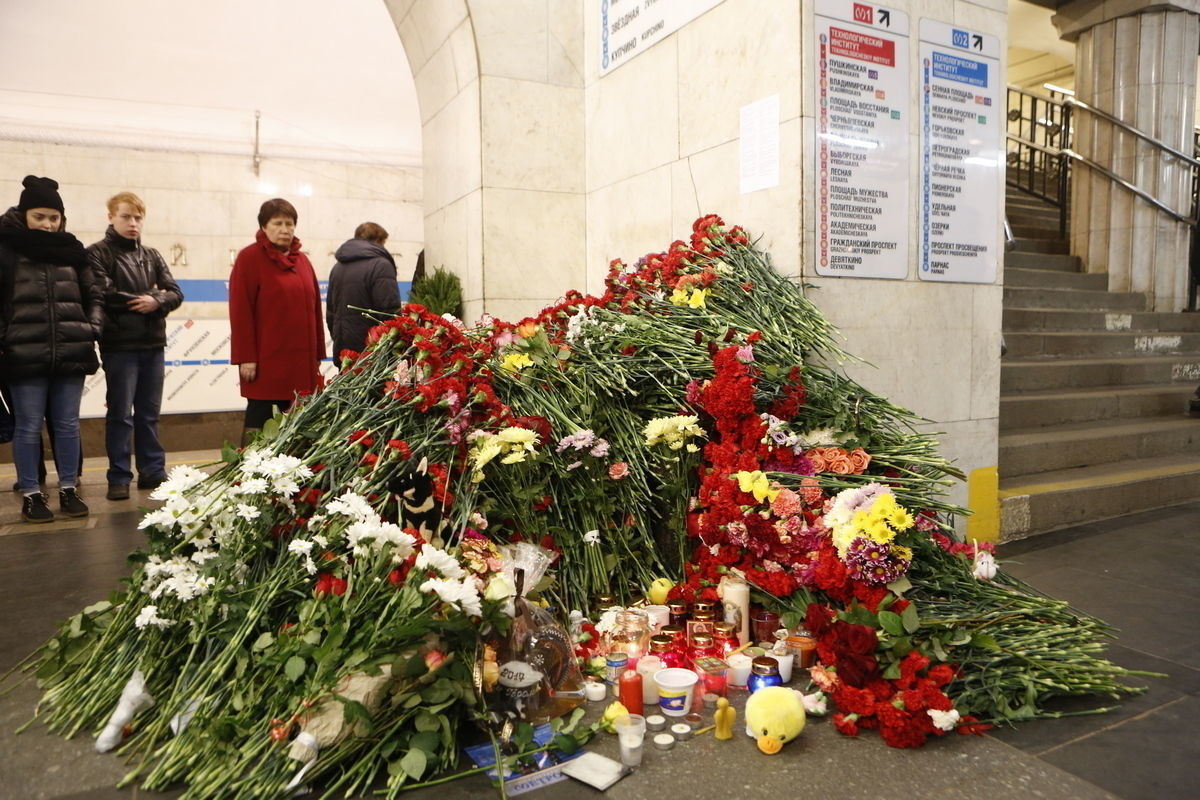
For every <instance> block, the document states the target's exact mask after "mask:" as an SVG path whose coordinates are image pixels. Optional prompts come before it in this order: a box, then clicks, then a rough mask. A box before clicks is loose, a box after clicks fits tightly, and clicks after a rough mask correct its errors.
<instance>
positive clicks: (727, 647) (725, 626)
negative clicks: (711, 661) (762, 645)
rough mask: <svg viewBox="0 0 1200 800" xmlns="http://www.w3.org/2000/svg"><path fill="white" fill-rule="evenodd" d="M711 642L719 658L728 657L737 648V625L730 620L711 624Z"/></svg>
mask: <svg viewBox="0 0 1200 800" xmlns="http://www.w3.org/2000/svg"><path fill="white" fill-rule="evenodd" d="M713 644H714V645H715V646H716V648H717V655H718V656H719V657H720V658H728V657H729V655H730V654H731V653H732V652H733V651H734V650H737V649H738V639H737V627H736V626H735V625H734V624H733V623H732V622H718V623H717V624H715V625H713Z"/></svg>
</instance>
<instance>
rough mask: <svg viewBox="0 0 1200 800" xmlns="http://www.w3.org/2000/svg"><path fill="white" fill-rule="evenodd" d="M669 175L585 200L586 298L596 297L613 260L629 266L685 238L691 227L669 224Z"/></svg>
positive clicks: (645, 177)
mask: <svg viewBox="0 0 1200 800" xmlns="http://www.w3.org/2000/svg"><path fill="white" fill-rule="evenodd" d="M674 168H675V169H677V167H674ZM672 170H673V167H672V166H662V167H659V168H658V169H654V170H650V171H648V172H644V173H642V174H641V175H635V176H634V177H632V178H626V179H625V180H622V181H618V182H617V183H613V184H610V185H608V186H605V187H604V188H602V189H597V190H596V191H594V192H590V193H589V194H588V195H587V256H586V257H587V274H586V282H587V284H586V288H587V291H588V292H592V293H596V292H599V291H601V289H602V288H603V283H604V276H605V275H607V274H608V263H609V262H610V261H611V260H612V259H614V258H620V259H622V260H624V261H625V262H626V263H629V264H632V263H633V262H635V261H637V259H638V258H640V257H642V256H644V255H645V254H646V253H657V252H661V251H662V250H664V249H666V247H667V246H668V245H670V243H671V242H672V241H674V240H675V239H679V238H683V239H686V238H687V237H686V235H685V234H686V233H688V232H690V230H691V223H690V221H689V222H687V223H685V224H686V227H683V226H680V225H676V224H675V223H674V222H673V215H672V212H671V209H672V202H673V201H672V184H673V179H672ZM687 214H689V215H690V214H691V211H690V210H689V211H688V212H687ZM580 288H581V289H582V288H583V287H580Z"/></svg>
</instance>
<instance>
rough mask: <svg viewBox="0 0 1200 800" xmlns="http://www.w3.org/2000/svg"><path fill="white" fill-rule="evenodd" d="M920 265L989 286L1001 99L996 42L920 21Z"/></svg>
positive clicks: (929, 272) (995, 249) (995, 237)
mask: <svg viewBox="0 0 1200 800" xmlns="http://www.w3.org/2000/svg"><path fill="white" fill-rule="evenodd" d="M920 60H921V64H920V69H921V171H920V172H921V178H920V185H921V191H920V203H921V214H920V220H921V221H920V237H921V247H920V252H921V255H920V269H919V270H918V274H919V275H920V276H921V279H922V280H927V281H957V282H962V283H994V282H995V280H996V270H997V266H998V264H999V257H1000V253H999V232H1000V187H1001V182H1002V181H1003V170H1004V147H1003V140H1002V138H1001V125H1002V120H1003V117H1004V103H1005V98H1004V95H1003V94H1002V91H1003V89H1004V81H1003V76H1002V75H1001V74H1000V41H999V40H998V39H997V38H996V37H995V36H991V35H989V34H986V33H979V32H977V31H972V30H967V29H965V28H961V27H958V26H955V25H949V24H947V23H945V22H940V21H938V20H932V19H922V20H921V30H920Z"/></svg>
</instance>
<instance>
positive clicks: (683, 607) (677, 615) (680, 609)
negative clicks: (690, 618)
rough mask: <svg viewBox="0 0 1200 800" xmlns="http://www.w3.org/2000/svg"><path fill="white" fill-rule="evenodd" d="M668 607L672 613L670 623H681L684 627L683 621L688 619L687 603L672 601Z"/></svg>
mask: <svg viewBox="0 0 1200 800" xmlns="http://www.w3.org/2000/svg"><path fill="white" fill-rule="evenodd" d="M667 608H668V609H669V613H670V622H669V624H671V625H679V626H681V627H682V625H683V623H684V622H686V621H687V615H688V605H687V603H671V605H669V606H667Z"/></svg>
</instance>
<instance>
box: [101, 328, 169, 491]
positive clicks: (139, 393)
mask: <svg viewBox="0 0 1200 800" xmlns="http://www.w3.org/2000/svg"><path fill="white" fill-rule="evenodd" d="M102 358H103V360H104V378H105V381H106V382H107V385H108V391H107V395H106V398H107V402H108V414H107V415H106V416H105V426H104V442H105V446H106V448H107V450H108V483H109V485H110V486H112V485H116V484H125V483H130V482H131V481H132V480H133V472H132V471H131V469H130V464H129V457H130V451H131V450H132V451H133V453H134V454H135V455H136V457H137V471H138V476H139V477H140V478H141V479H142V480H145V481H150V480H157V479H160V478H164V477H166V474H167V456H166V453H165V452H163V447H162V444H161V443H160V442H159V440H158V416H159V412H160V410H161V409H162V392H163V351H162V350H134V351H131V352H116V353H103V354H102Z"/></svg>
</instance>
